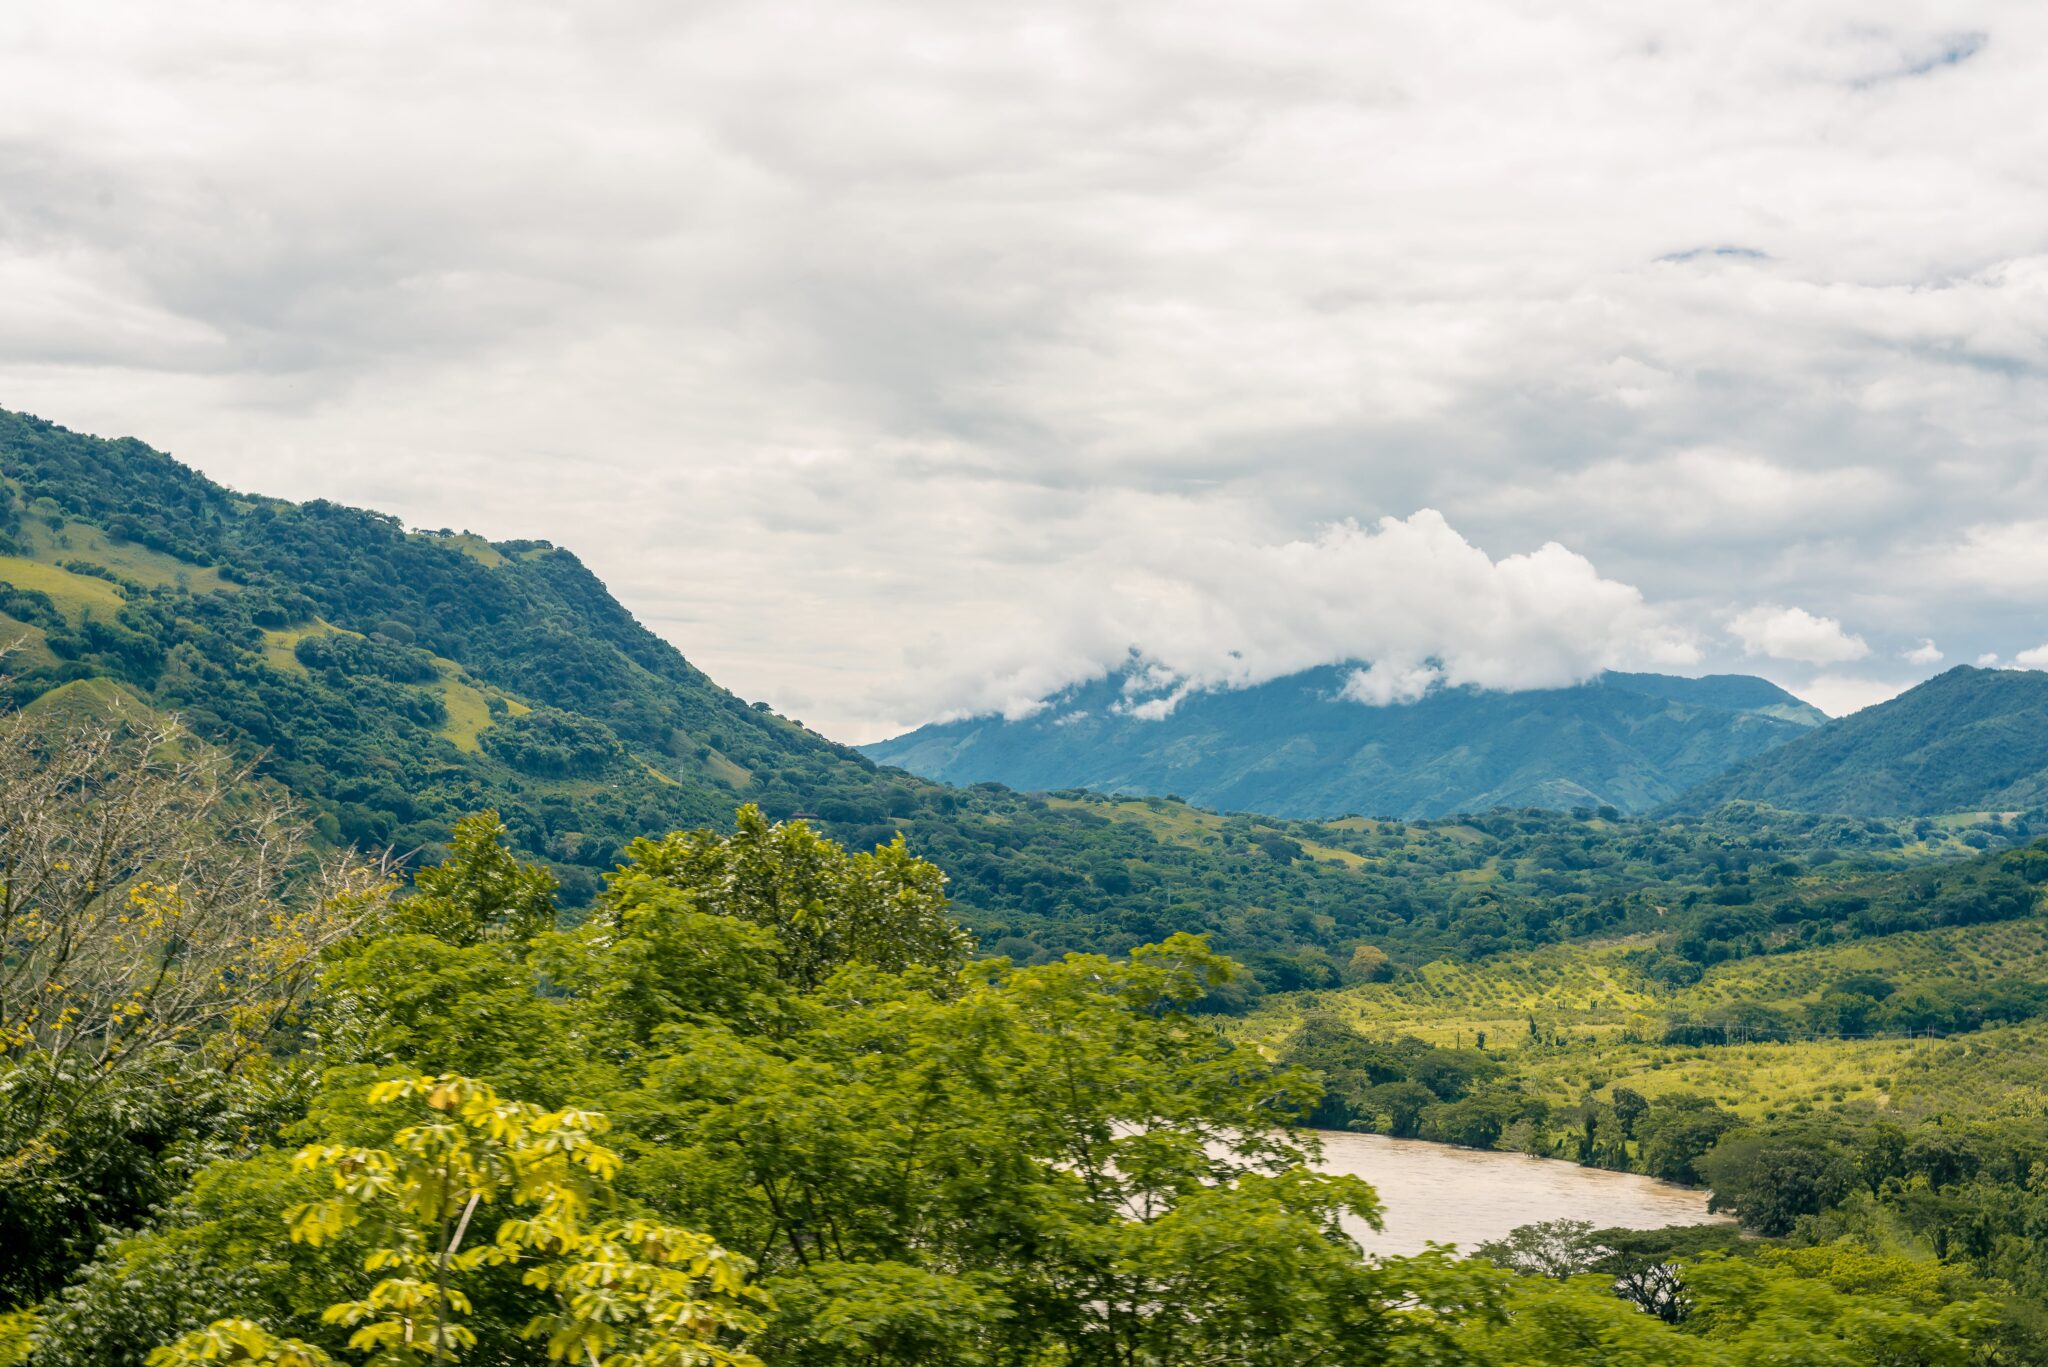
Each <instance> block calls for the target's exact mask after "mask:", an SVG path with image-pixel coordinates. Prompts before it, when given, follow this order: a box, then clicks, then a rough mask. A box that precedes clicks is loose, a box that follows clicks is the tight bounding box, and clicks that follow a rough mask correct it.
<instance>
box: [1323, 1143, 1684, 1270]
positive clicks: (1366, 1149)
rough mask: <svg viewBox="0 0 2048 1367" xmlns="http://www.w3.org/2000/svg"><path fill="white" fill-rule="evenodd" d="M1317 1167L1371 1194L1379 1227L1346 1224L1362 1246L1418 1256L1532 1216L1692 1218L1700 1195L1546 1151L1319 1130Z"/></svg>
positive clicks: (1610, 1220) (1651, 1223)
mask: <svg viewBox="0 0 2048 1367" xmlns="http://www.w3.org/2000/svg"><path fill="white" fill-rule="evenodd" d="M1322 1140H1323V1164H1322V1166H1323V1168H1324V1169H1325V1170H1326V1171H1329V1172H1341V1173H1348V1174H1350V1175H1351V1176H1354V1177H1363V1178H1364V1179H1365V1180H1366V1181H1368V1182H1370V1183H1372V1184H1373V1187H1374V1188H1375V1189H1376V1190H1377V1191H1378V1192H1379V1195H1380V1204H1381V1206H1382V1207H1384V1212H1383V1213H1384V1215H1385V1218H1386V1226H1387V1227H1386V1229H1385V1230H1384V1231H1383V1232H1381V1233H1377V1234H1375V1233H1374V1232H1373V1231H1372V1230H1371V1229H1369V1228H1367V1227H1366V1225H1365V1224H1364V1222H1362V1221H1350V1222H1347V1224H1346V1228H1347V1229H1348V1230H1349V1231H1350V1233H1351V1235H1352V1237H1354V1238H1356V1239H1357V1240H1358V1241H1359V1243H1360V1244H1362V1245H1364V1247H1365V1250H1366V1252H1368V1253H1419V1252H1421V1251H1422V1247H1423V1245H1424V1244H1427V1243H1439V1244H1456V1245H1458V1247H1459V1249H1460V1250H1462V1251H1464V1252H1467V1253H1469V1252H1471V1251H1472V1249H1473V1247H1474V1246H1475V1245H1477V1244H1479V1243H1481V1242H1482V1241H1484V1240H1487V1239H1498V1238H1499V1237H1500V1236H1501V1235H1503V1234H1506V1233H1507V1232H1508V1231H1509V1230H1511V1229H1513V1228H1515V1227H1516V1226H1517V1225H1528V1224H1535V1223H1536V1222H1537V1221H1539V1220H1590V1221H1592V1223H1593V1227H1594V1228H1595V1229H1605V1228H1610V1227H1613V1226H1617V1225H1619V1226H1623V1227H1626V1228H1629V1229H1658V1228H1661V1227H1663V1226H1665V1225H1693V1224H1700V1223H1702V1222H1705V1221H1708V1220H1714V1219H1717V1218H1723V1217H1716V1216H1711V1215H1709V1214H1707V1194H1706V1193H1705V1192H1704V1191H1694V1190H1692V1189H1691V1188H1688V1187H1675V1186H1673V1185H1671V1184H1670V1183H1669V1182H1659V1181H1657V1180H1656V1179H1655V1178H1653V1177H1642V1176H1639V1175H1637V1174H1635V1173H1628V1172H1607V1171H1604V1170H1602V1169H1599V1168H1582V1167H1579V1166H1578V1165H1577V1164H1575V1163H1566V1162H1562V1161H1560V1160H1558V1159H1554V1158H1530V1157H1529V1156H1527V1155H1526V1154H1519V1153H1489V1152H1485V1151H1482V1150H1479V1149H1459V1148H1453V1147H1451V1146H1450V1145H1447V1144H1430V1143H1426V1142H1424V1141H1423V1140H1420V1139H1388V1138H1386V1137H1385V1136H1384V1135H1376V1134H1345V1133H1339V1132H1334V1131H1329V1130H1325V1131H1322Z"/></svg>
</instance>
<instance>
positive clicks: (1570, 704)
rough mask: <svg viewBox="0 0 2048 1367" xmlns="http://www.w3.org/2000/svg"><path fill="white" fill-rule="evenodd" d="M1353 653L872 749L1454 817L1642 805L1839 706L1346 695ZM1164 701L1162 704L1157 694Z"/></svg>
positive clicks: (1217, 801)
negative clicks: (1159, 709)
mask: <svg viewBox="0 0 2048 1367" xmlns="http://www.w3.org/2000/svg"><path fill="white" fill-rule="evenodd" d="M1354 668H1355V667H1354V666H1329V667H1325V668H1321V669H1312V670H1309V671H1306V672H1305V673H1301V674H1296V675H1292V676H1290V677H1288V678H1284V679H1276V680H1274V681H1272V682H1270V683H1265V684H1260V685H1258V686H1256V687H1252V688H1243V689H1227V690H1217V691H1210V692H1195V693H1191V694H1189V695H1187V696H1186V697H1184V698H1181V699H1180V700H1179V701H1178V702H1177V703H1176V704H1174V705H1173V706H1172V708H1171V710H1170V711H1169V712H1167V713H1166V714H1165V715H1164V716H1159V715H1154V714H1153V713H1151V712H1148V711H1146V710H1145V704H1146V703H1147V701H1148V698H1147V697H1146V695H1145V694H1144V692H1143V691H1142V690H1140V691H1136V692H1134V691H1133V689H1134V687H1135V686H1137V685H1140V684H1142V683H1143V676H1142V674H1140V673H1138V672H1135V671H1132V670H1126V671H1124V672H1123V673H1121V674H1117V675H1112V676H1110V677H1107V678H1103V679H1098V680H1096V681H1094V682H1092V683H1088V684H1083V685H1080V686H1078V687H1075V688H1073V689H1070V690H1068V691H1067V692H1065V693H1063V694H1061V695H1059V696H1058V697H1056V698H1052V699H1048V700H1047V705H1046V706H1045V708H1044V709H1043V710H1042V711H1040V712H1038V713H1037V714H1036V715H1034V716H1030V717H1026V718H1022V719H1020V720H1016V721H1005V720H1003V719H1002V718H1000V717H978V718H973V719H970V720H966V721H956V722H945V723H937V724H934V725H930V726H924V727H920V728H919V729H917V730H915V731H912V732H910V733H909V734H907V735H903V736H898V737H896V738H895V739H894V740H887V741H881V742H878V743H876V744H873V745H869V746H866V747H864V749H865V751H866V753H867V754H869V755H870V756H872V757H873V758H875V759H878V760H882V761H884V762H886V763H889V764H898V765H901V766H902V767H904V768H906V769H909V770H911V771H912V772H913V773H918V774H922V775H924V776H925V777H927V778H934V779H942V780H945V781H946V782H949V783H975V782H979V781H982V780H987V779H993V780H995V781H997V782H1001V783H1006V784H1008V785H1009V786H1011V787H1013V788H1023V789H1040V790H1044V789H1057V788H1091V789H1095V790H1097V791H1100V792H1108V793H1137V794H1151V795H1166V794H1176V795H1179V796H1181V797H1184V798H1186V799H1188V800H1189V801H1192V802H1196V803H1199V804H1200V805H1202V806H1205V807H1212V808H1217V809H1219V810H1223V811H1248V812H1265V813H1269V814H1273V815H1278V816H1297V817H1326V818H1327V817H1337V816H1343V815H1346V814H1363V815H1366V816H1382V817H1403V818H1408V819H1416V818H1428V817H1437V816H1447V815H1450V814H1452V813H1456V812H1483V811H1489V810H1491V809H1493V808H1495V807H1551V808H1558V809H1569V808H1573V807H1598V806H1612V807H1615V808H1617V809H1619V810H1621V811H1623V812H1640V811H1644V810H1647V809H1649V808H1651V807H1655V806H1658V805H1660V804H1662V803H1664V802H1667V801H1669V800H1671V799H1672V798H1674V797H1676V796H1677V795H1678V794H1679V793H1681V792H1683V791H1684V790H1686V789H1687V788H1690V787H1692V786H1693V785H1694V784H1697V783H1699V782H1701V781H1703V780H1705V779H1708V778H1711V777H1712V776H1714V775H1715V774H1718V773H1720V772H1721V771H1722V770H1724V769H1726V768H1727V767H1728V766H1729V765H1731V764H1734V763H1737V762H1739V761H1741V760H1745V759H1748V758H1750V757H1751V756H1753V755H1756V754H1759V753H1762V752H1764V751H1767V750H1770V749H1771V748H1773V747H1775V746H1778V745H1782V744H1784V743H1785V742H1787V741H1789V740H1791V739H1793V738H1795V737H1797V736H1800V735H1802V734H1804V733H1805V732H1806V731H1807V730H1809V729H1811V728H1812V727H1813V726H1815V725H1818V724H1819V723H1820V722H1821V721H1823V720H1825V718H1824V717H1823V716H1822V715H1821V714H1820V713H1819V712H1817V711H1815V710H1814V709H1813V708H1812V707H1810V706H1808V705H1807V704H1805V703H1803V702H1801V701H1799V699H1797V698H1795V697H1793V696H1792V695H1791V694H1789V693H1787V692H1785V691H1784V690H1783V689H1781V688H1778V687H1777V686H1776V685H1774V684H1771V683H1769V682H1767V681H1765V680H1763V679H1757V678H1749V677H1746V676H1723V677H1717V678H1706V679H1680V678H1671V677H1666V676H1662V675H1656V674H1620V673H1614V674H1607V675H1605V676H1603V677H1602V678H1600V679H1598V680H1596V681H1594V682H1593V683H1591V684H1587V685H1584V686H1581V687H1577V688H1559V689H1537V690H1531V691H1528V692H1522V693H1492V692H1486V691H1483V690H1480V689H1473V688H1460V689H1440V690H1437V691H1435V692H1432V693H1430V694H1429V695H1427V696H1425V697H1423V698H1421V699H1419V700H1417V701H1414V702H1409V703H1400V704H1394V705H1389V706H1372V705H1368V704H1366V703H1362V702H1358V701H1355V700H1353V699H1350V698H1347V697H1346V696H1345V694H1344V688H1345V683H1346V680H1347V679H1348V678H1349V677H1350V675H1351V673H1352V671H1353V669H1354ZM1153 701H1154V705H1155V707H1156V705H1157V700H1153Z"/></svg>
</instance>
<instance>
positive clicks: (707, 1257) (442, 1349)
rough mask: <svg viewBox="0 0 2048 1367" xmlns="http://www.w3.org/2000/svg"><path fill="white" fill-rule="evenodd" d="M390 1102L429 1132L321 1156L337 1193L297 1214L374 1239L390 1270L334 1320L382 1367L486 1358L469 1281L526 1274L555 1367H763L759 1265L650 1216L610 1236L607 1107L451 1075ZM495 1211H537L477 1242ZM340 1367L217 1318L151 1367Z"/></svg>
mask: <svg viewBox="0 0 2048 1367" xmlns="http://www.w3.org/2000/svg"><path fill="white" fill-rule="evenodd" d="M369 1100H370V1102H371V1103H372V1104H373V1105H388V1104H393V1103H404V1102H410V1103H413V1104H414V1105H415V1106H416V1107H417V1108H418V1109H420V1110H423V1111H424V1112H426V1114H425V1115H424V1116H423V1117H422V1118H421V1121H422V1123H418V1124H414V1125H409V1126H406V1127H404V1128H402V1129H400V1130H398V1131H397V1132H396V1133H394V1134H393V1135H392V1136H391V1138H390V1141H389V1145H388V1147H379V1148H366V1147H361V1146H356V1145H351V1144H345V1143H343V1144H321V1145H312V1146H309V1147H307V1148H306V1149H304V1150H302V1151H301V1152H300V1154H299V1156H298V1159H297V1165H298V1166H299V1167H301V1168H302V1169H306V1170H325V1171H327V1172H328V1173H329V1174H330V1175H331V1179H332V1187H333V1194H332V1195H330V1196H328V1197H326V1198H324V1199H321V1200H317V1201H312V1202H308V1203H305V1204H303V1205H300V1206H297V1207H295V1208H293V1209H292V1210H291V1211H289V1212H287V1214H286V1219H287V1221H288V1222H289V1223H290V1226H291V1232H292V1238H293V1239H294V1240H300V1241H304V1242H306V1243H309V1244H312V1245H315V1246H318V1245H320V1244H323V1243H327V1242H330V1241H334V1240H338V1239H341V1238H344V1237H346V1236H351V1235H353V1236H355V1237H356V1238H357V1239H360V1240H363V1241H365V1242H367V1243H368V1244H369V1246H370V1247H369V1251H368V1253H367V1255H366V1257H365V1258H364V1260H363V1267H364V1270H365V1271H367V1272H370V1273H382V1274H385V1275H383V1276H381V1277H379V1278H378V1280H376V1281H375V1282H374V1283H373V1284H372V1285H370V1286H369V1287H368V1288H367V1289H366V1290H365V1291H364V1292H363V1294H361V1295H360V1296H359V1297H357V1298H356V1299H353V1300H346V1301H341V1302H338V1303H336V1304H334V1305H332V1306H329V1307H328V1309H327V1310H326V1312H325V1313H324V1314H323V1316H322V1319H323V1320H325V1321H326V1322H328V1323H332V1324H339V1325H342V1326H346V1327H348V1328H350V1329H352V1330H353V1332H352V1333H351V1334H350V1335H349V1339H348V1347H349V1349H350V1350H351V1351H353V1352H357V1353H361V1354H363V1355H364V1356H363V1361H364V1363H365V1364H366V1367H403V1365H404V1364H412V1363H434V1362H444V1361H452V1360H455V1359H458V1358H460V1357H462V1356H464V1355H465V1354H466V1353H467V1352H468V1351H469V1350H471V1349H473V1348H475V1347H476V1346H477V1342H478V1337H477V1332H476V1330H475V1329H474V1328H472V1327H471V1326H470V1324H469V1323H468V1322H467V1320H468V1317H469V1316H470V1315H471V1313H472V1308H473V1304H474V1302H473V1300H472V1292H471V1289H470V1284H471V1283H474V1282H479V1281H483V1280H487V1279H488V1278H489V1277H490V1276H491V1275H492V1274H494V1273H497V1274H503V1273H506V1272H508V1271H510V1270H513V1269H516V1270H518V1271H519V1272H520V1274H521V1275H520V1277H519V1281H520V1283H521V1284H522V1285H523V1286H525V1287H527V1288H531V1289H532V1290H533V1291H534V1292H535V1293H537V1300H538V1301H539V1304H538V1305H537V1306H536V1310H537V1313H535V1314H534V1315H533V1317H532V1318H531V1319H530V1320H529V1321H528V1322H527V1324H526V1325H525V1326H524V1327H523V1328H522V1329H521V1330H520V1331H519V1333H520V1336H521V1337H522V1338H528V1339H542V1340H545V1343H546V1351H547V1357H548V1360H549V1361H564V1360H574V1361H579V1362H581V1361H587V1362H589V1363H591V1364H593V1367H682V1365H683V1364H702V1365H703V1367H760V1363H759V1360H758V1359H757V1358H755V1357H753V1356H752V1355H751V1354H749V1353H747V1352H746V1351H745V1350H744V1349H743V1348H741V1347H738V1346H736V1345H737V1344H738V1343H739V1342H740V1341H741V1340H742V1339H743V1337H744V1335H746V1334H747V1333H750V1332H753V1331H756V1330H758V1329H759V1328H760V1319H759V1315H758V1313H757V1307H758V1306H759V1305H760V1303H761V1302H762V1301H763V1299H764V1298H763V1297H762V1296H761V1294H760V1293H759V1292H758V1291H756V1290H754V1289H752V1288H751V1287H749V1285H748V1284H747V1280H746V1273H747V1270H748V1269H747V1265H746V1263H745V1262H744V1261H743V1260H740V1259H736V1258H735V1257H734V1256H733V1255H731V1254H729V1253H727V1252H726V1251H725V1250H723V1249H721V1248H719V1247H718V1246H717V1245H716V1244H715V1243H714V1242H713V1241H712V1240H711V1239H709V1238H708V1237H706V1236H704V1235H702V1234H696V1233H693V1232H690V1231H687V1230H682V1229H678V1228H675V1227H673V1226H670V1225H665V1224H661V1223H658V1222H654V1221H649V1220H644V1219H631V1218H629V1219H625V1220H610V1221H603V1222H597V1223H593V1221H592V1219H591V1216H592V1213H593V1203H594V1202H595V1201H596V1200H598V1199H599V1198H600V1197H601V1196H602V1194H603V1192H604V1190H605V1189H606V1188H607V1187H608V1186H609V1184H610V1182H611V1179H612V1178H613V1177H614V1176H615V1175H616V1174H617V1172H618V1156H617V1155H616V1154H615V1153H614V1152H613V1151H612V1150H610V1149H608V1148H606V1147H604V1146H603V1145H602V1144H600V1143H599V1142H598V1141H597V1136H598V1135H600V1134H602V1133H603V1132H604V1130H605V1129H606V1124H605V1120H604V1117H603V1116H601V1115H598V1114H596V1113H594V1112H589V1111H580V1110H574V1109H566V1110H560V1111H553V1112H544V1111H542V1110H540V1109H539V1108H538V1107H535V1106H532V1105H528V1104H525V1103H522V1102H514V1101H506V1100H504V1099H502V1098H500V1097H499V1096H498V1095H497V1093H496V1092H495V1091H494V1090H493V1089H492V1088H491V1087H489V1086H488V1085H486V1084H483V1083H480V1082H476V1081H473V1080H472V1079H469V1078H464V1077H458V1076H455V1075H452V1074H449V1075H443V1076H440V1077H407V1078H398V1079H394V1080H392V1081H390V1082H385V1083H380V1084H378V1085H377V1086H376V1087H373V1088H372V1089H371V1090H370V1093H369ZM486 1203H492V1204H502V1205H504V1206H506V1207H516V1208H519V1209H520V1210H522V1211H523V1212H525V1213H522V1214H519V1215H510V1216H506V1217H505V1218H502V1219H499V1220H498V1223H497V1230H496V1233H495V1235H494V1236H493V1237H492V1238H490V1239H488V1240H485V1239H481V1238H479V1239H477V1240H474V1241H472V1242H469V1243H468V1244H467V1245H466V1246H465V1239H466V1238H467V1236H468V1235H469V1232H470V1225H471V1222H472V1220H473V1219H475V1217H476V1216H477V1214H478V1212H479V1210H480V1208H481V1207H482V1206H483V1205H485V1204H486ZM223 1358H225V1359H227V1360H231V1361H232V1360H237V1359H245V1360H249V1361H254V1362H262V1363H271V1364H277V1367H324V1364H328V1363H331V1362H332V1361H333V1359H332V1358H331V1357H329V1355H328V1354H327V1353H326V1352H325V1351H324V1350H322V1349H320V1348H318V1347H317V1346H314V1345H312V1344H308V1343H305V1342H302V1341H300V1340H297V1339H288V1338H280V1337H277V1336H275V1335H272V1334H271V1333H269V1332H268V1331H267V1330H265V1329H263V1328H262V1327H261V1326H260V1325H258V1324H256V1323H255V1322H253V1321H250V1320H247V1319H227V1320H219V1321H215V1322H214V1323H213V1324H211V1325H208V1326H207V1327H205V1328H203V1329H197V1330H194V1331H192V1332H191V1333H188V1334H186V1335H184V1336H183V1337H181V1338H180V1339H178V1340H177V1341H176V1342H175V1343H172V1344H169V1345H167V1346H165V1347H164V1348H162V1349H160V1350H158V1351H157V1352H155V1353H152V1354H151V1355H150V1359H149V1361H150V1364H151V1367H184V1365H185V1364H197V1363H204V1362H211V1361H218V1360H221V1359H223Z"/></svg>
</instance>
